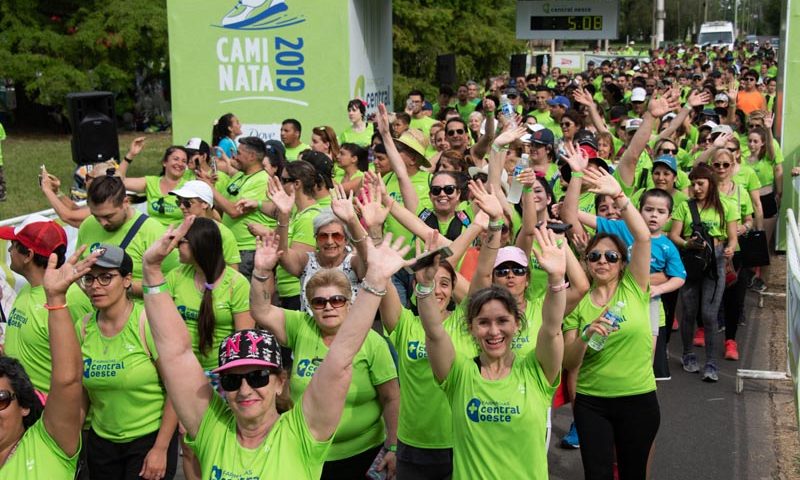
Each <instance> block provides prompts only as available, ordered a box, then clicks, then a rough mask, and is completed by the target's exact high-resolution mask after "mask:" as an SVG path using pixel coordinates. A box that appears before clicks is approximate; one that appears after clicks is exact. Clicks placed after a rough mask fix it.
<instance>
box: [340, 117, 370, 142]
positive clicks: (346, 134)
mask: <svg viewBox="0 0 800 480" xmlns="http://www.w3.org/2000/svg"><path fill="white" fill-rule="evenodd" d="M374 133H375V127H373V126H372V124H371V123H367V124H366V125H365V126H364V130H361V131H360V132H356V131H355V130H353V125H350V126H349V127H347V128H346V129H345V130H344V131H343V132H342V133H340V134H339V145H342V144H343V143H355V144H356V145H360V146H362V147H364V148H367V147H369V145H370V143H371V142H372V135H373V134H374Z"/></svg>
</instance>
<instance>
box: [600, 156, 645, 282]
mask: <svg viewBox="0 0 800 480" xmlns="http://www.w3.org/2000/svg"><path fill="white" fill-rule="evenodd" d="M585 175H586V181H587V182H588V183H589V184H590V185H592V188H590V189H589V191H590V192H593V193H596V194H603V195H610V196H611V197H612V198H613V199H614V201H615V202H616V205H617V208H618V209H619V213H620V216H621V217H622V220H624V221H625V225H626V226H627V227H628V230H630V231H631V235H633V249H632V252H631V258H630V263H629V264H628V268H629V269H630V272H631V274H632V275H633V278H635V279H636V283H638V284H639V287H640V288H641V289H642V290H644V291H647V288H648V285H649V284H650V230H648V229H647V224H646V223H645V222H644V218H642V215H641V214H640V213H639V211H638V210H636V208H635V207H633V206H631V200H630V199H629V198H628V197H626V196H625V192H623V191H622V187H620V185H619V183H617V181H616V180H615V179H614V177H612V176H611V175H610V174H609V173H608V172H606V171H605V170H593V169H589V170H586V172H585ZM620 253H623V254H624V252H620Z"/></svg>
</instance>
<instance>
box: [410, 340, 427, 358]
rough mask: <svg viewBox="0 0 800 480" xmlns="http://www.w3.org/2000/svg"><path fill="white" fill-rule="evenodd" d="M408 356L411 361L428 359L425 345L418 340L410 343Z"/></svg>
mask: <svg viewBox="0 0 800 480" xmlns="http://www.w3.org/2000/svg"><path fill="white" fill-rule="evenodd" d="M406 355H407V356H408V358H409V359H411V360H422V359H423V358H428V351H427V350H426V349H425V343H424V342H419V341H416V340H414V341H411V342H408V348H406Z"/></svg>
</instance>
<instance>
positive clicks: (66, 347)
mask: <svg viewBox="0 0 800 480" xmlns="http://www.w3.org/2000/svg"><path fill="white" fill-rule="evenodd" d="M85 250H86V246H85V245H83V246H81V247H80V248H78V250H77V251H76V252H75V253H74V254H73V255H72V256H71V257H70V258H69V259H68V260H67V261H66V262H64V264H63V265H62V266H61V268H58V269H57V268H56V263H57V259H56V255H55V254H51V255H50V258H49V260H48V262H47V270H45V273H44V281H43V283H44V291H45V297H46V298H47V305H49V306H50V307H51V308H50V309H48V313H47V329H48V332H49V335H48V338H49V344H50V355H51V356H52V372H51V375H50V394H49V395H48V400H49V401H48V402H47V406H46V407H45V409H44V414H43V416H42V418H43V420H42V421H43V422H44V428H45V429H46V430H47V433H48V434H50V437H51V438H52V439H53V440H55V442H56V444H57V445H58V446H59V448H61V450H62V451H63V452H64V453H65V454H66V455H67V456H69V457H71V456H73V455H75V454H76V453H78V449H79V448H80V444H81V427H82V426H83V417H82V416H81V402H82V392H83V383H82V380H83V359H82V358H81V347H80V346H79V345H78V337H77V336H76V335H75V325H74V323H73V321H72V317H71V316H70V314H69V310H67V308H66V306H67V289H68V288H69V286H70V285H71V284H72V283H73V282H75V281H77V280H78V279H79V278H80V277H81V276H83V275H84V274H86V273H88V272H89V268H90V267H91V266H92V264H94V262H95V260H96V259H97V257H98V256H99V255H100V254H101V253H102V252H101V251H100V250H99V249H98V250H95V251H94V252H93V253H92V254H91V255H89V256H88V257H86V258H85V259H84V260H82V261H78V258H80V256H81V254H82V253H83V252H84V251H85ZM53 307H58V308H53Z"/></svg>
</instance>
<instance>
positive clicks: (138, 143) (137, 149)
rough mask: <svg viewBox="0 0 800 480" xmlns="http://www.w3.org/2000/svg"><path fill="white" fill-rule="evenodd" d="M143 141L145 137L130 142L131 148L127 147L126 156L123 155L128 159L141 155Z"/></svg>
mask: <svg viewBox="0 0 800 480" xmlns="http://www.w3.org/2000/svg"><path fill="white" fill-rule="evenodd" d="M144 141H145V137H136V138H134V139H133V141H132V142H131V146H130V147H128V154H127V155H125V156H126V157H128V158H131V159H132V158H134V157H135V156H136V155H139V154H140V153H142V149H143V148H144Z"/></svg>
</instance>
